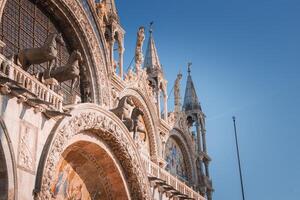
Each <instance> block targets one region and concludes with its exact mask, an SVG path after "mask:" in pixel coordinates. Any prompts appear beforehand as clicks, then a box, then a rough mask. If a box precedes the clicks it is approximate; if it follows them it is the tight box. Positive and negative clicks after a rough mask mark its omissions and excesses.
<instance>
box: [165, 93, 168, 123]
mask: <svg viewBox="0 0 300 200" xmlns="http://www.w3.org/2000/svg"><path fill="white" fill-rule="evenodd" d="M167 119H168V96H167V94H164V120H166V121H167Z"/></svg>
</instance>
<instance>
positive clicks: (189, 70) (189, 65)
mask: <svg viewBox="0 0 300 200" xmlns="http://www.w3.org/2000/svg"><path fill="white" fill-rule="evenodd" d="M192 64H193V63H191V62H189V63H188V73H189V74H190V73H191V66H192Z"/></svg>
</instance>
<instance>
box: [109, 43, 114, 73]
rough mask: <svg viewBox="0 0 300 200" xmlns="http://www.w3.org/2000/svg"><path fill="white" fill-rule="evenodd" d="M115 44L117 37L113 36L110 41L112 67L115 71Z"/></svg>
mask: <svg viewBox="0 0 300 200" xmlns="http://www.w3.org/2000/svg"><path fill="white" fill-rule="evenodd" d="M114 44H115V39H114V38H112V39H111V41H110V44H109V45H110V49H109V50H110V61H111V67H112V71H113V72H114V71H115V69H114Z"/></svg>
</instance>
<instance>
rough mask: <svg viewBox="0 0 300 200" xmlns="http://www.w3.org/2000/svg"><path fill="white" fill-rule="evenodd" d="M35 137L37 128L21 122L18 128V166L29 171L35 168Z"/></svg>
mask: <svg viewBox="0 0 300 200" xmlns="http://www.w3.org/2000/svg"><path fill="white" fill-rule="evenodd" d="M36 137H37V128H36V127H33V126H32V125H29V124H28V123H25V122H23V123H22V124H21V126H20V141H19V155H18V164H19V166H21V167H23V168H24V169H26V170H30V171H34V168H35V159H36V156H35V154H36Z"/></svg>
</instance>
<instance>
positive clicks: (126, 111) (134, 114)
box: [111, 96, 146, 141]
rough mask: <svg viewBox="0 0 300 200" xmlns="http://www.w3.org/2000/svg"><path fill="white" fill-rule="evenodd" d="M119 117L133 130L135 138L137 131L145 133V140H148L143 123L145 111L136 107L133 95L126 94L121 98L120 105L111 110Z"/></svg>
mask: <svg viewBox="0 0 300 200" xmlns="http://www.w3.org/2000/svg"><path fill="white" fill-rule="evenodd" d="M111 112H113V113H114V114H115V115H117V117H119V118H120V119H121V120H122V122H123V123H124V124H125V126H126V127H127V129H128V130H129V131H130V132H133V138H134V139H135V137H136V134H137V133H144V137H143V138H144V141H145V140H146V128H145V125H144V123H143V118H142V117H143V115H144V113H143V111H142V110H141V109H140V108H138V107H136V106H135V105H134V103H133V100H132V99H131V97H128V96H125V97H123V98H121V100H120V101H119V103H118V106H117V107H116V108H114V109H112V110H111Z"/></svg>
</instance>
